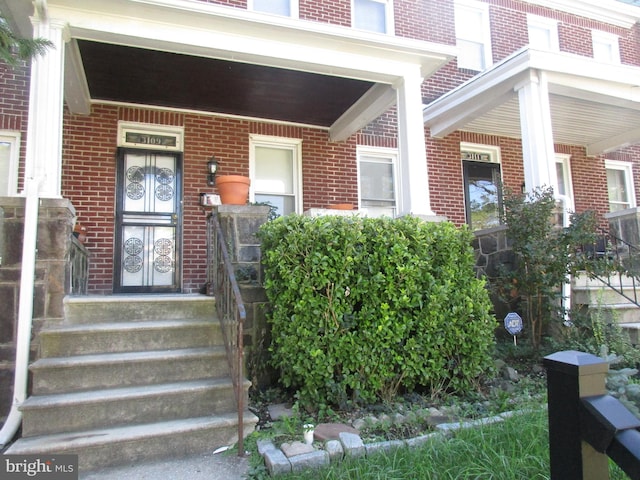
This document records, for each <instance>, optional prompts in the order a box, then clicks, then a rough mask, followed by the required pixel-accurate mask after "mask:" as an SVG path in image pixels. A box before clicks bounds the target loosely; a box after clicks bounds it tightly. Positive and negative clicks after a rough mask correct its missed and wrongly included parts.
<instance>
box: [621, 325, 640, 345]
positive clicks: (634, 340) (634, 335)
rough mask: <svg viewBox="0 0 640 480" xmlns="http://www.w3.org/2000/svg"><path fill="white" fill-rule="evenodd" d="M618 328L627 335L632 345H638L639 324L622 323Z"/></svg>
mask: <svg viewBox="0 0 640 480" xmlns="http://www.w3.org/2000/svg"><path fill="white" fill-rule="evenodd" d="M620 327H622V328H623V329H624V330H625V331H626V332H627V333H628V334H629V340H630V341H631V344H632V345H640V322H633V323H624V324H621V325H620Z"/></svg>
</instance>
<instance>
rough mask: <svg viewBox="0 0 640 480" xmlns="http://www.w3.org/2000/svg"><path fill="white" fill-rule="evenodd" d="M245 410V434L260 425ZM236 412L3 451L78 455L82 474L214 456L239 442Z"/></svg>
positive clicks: (54, 438)
mask: <svg viewBox="0 0 640 480" xmlns="http://www.w3.org/2000/svg"><path fill="white" fill-rule="evenodd" d="M257 420H258V419H257V418H256V417H255V415H253V414H252V413H251V412H249V411H246V412H244V425H243V431H244V435H245V436H246V435H248V434H249V433H251V432H252V431H253V429H254V427H255V424H256V423H257ZM237 433H238V422H237V414H236V413H228V414H220V415H216V416H207V417H194V418H188V419H180V420H172V421H167V422H156V423H149V424H142V425H132V426H124V427H115V428H103V429H95V430H86V431H80V432H70V433H64V434H56V435H43V436H38V437H31V438H22V439H20V440H18V441H17V442H16V443H14V444H13V445H12V446H11V447H9V449H8V450H7V451H6V452H4V453H6V454H15V455H36V454H37V455H48V454H78V455H79V456H78V462H79V468H80V470H82V471H87V470H92V469H96V468H102V467H108V466H112V465H122V464H127V463H138V462H141V461H146V460H152V459H156V458H167V457H179V456H186V455H194V454H197V453H204V452H212V451H213V450H215V449H216V448H218V447H221V446H224V445H231V444H233V443H235V442H236V441H237V438H238V435H237Z"/></svg>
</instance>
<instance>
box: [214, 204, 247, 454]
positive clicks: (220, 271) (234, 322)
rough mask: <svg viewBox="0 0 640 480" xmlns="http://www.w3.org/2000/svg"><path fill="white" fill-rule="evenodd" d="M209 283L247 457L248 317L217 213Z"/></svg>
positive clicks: (241, 445)
mask: <svg viewBox="0 0 640 480" xmlns="http://www.w3.org/2000/svg"><path fill="white" fill-rule="evenodd" d="M208 223H209V239H210V242H211V243H210V248H209V252H208V255H209V258H208V261H209V281H210V286H211V288H212V291H213V294H214V295H215V299H216V311H217V313H218V319H219V320H220V326H221V329H222V336H223V338H224V346H225V349H226V351H227V361H228V363H229V369H230V372H231V381H232V382H233V391H234V394H235V397H236V404H237V408H238V456H243V455H244V425H243V424H244V394H243V390H244V389H243V382H244V364H243V357H244V352H243V350H244V340H243V337H244V323H245V320H246V318H247V314H246V310H245V308H244V303H243V301H242V296H241V294H240V288H239V287H238V282H237V281H236V276H235V273H234V270H233V265H232V264H231V259H230V258H229V251H228V249H227V245H226V243H225V238H224V234H223V232H222V227H221V226H220V221H219V219H218V216H217V215H216V214H215V213H212V214H211V215H210V217H209V222H208Z"/></svg>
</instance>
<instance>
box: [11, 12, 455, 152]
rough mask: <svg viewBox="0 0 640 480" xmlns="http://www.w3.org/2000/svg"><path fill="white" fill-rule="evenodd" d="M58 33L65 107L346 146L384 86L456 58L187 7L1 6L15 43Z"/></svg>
mask: <svg viewBox="0 0 640 480" xmlns="http://www.w3.org/2000/svg"><path fill="white" fill-rule="evenodd" d="M33 3H35V5H36V9H37V10H38V9H39V11H38V12H37V14H38V15H37V16H38V17H40V18H42V17H46V18H49V19H51V21H56V22H64V24H65V25H66V26H67V28H68V33H69V37H70V42H69V43H68V45H67V52H66V61H65V62H66V65H65V100H66V103H67V105H68V107H69V108H70V109H71V111H73V112H76V113H88V111H89V108H90V104H91V103H92V102H103V101H108V102H121V103H133V104H143V105H152V106H158V107H171V108H178V109H186V110H196V111H206V112H215V113H224V114H231V115H239V116H243V117H255V118H265V119H270V120H279V121H285V122H292V123H297V124H305V125H313V126H318V127H323V128H327V129H329V132H330V135H331V137H332V138H333V139H334V140H343V139H346V138H347V137H348V136H349V135H351V134H352V133H354V132H356V131H357V130H359V129H360V128H362V127H363V126H365V125H366V124H368V123H369V122H370V121H371V120H373V119H375V118H377V117H378V116H379V115H380V114H382V113H383V112H384V111H386V110H387V109H388V108H389V107H390V106H391V105H393V104H394V103H395V102H396V93H395V90H394V88H393V85H394V84H397V82H399V81H401V80H402V78H403V76H405V75H414V74H415V73H416V72H417V73H418V74H420V75H422V76H423V77H428V76H430V75H431V74H432V73H434V72H435V71H436V70H437V69H438V68H439V67H440V66H441V65H443V64H444V63H446V62H448V61H449V60H450V59H451V58H453V56H454V54H455V47H453V46H449V45H441V44H434V43H429V42H423V41H417V40H412V39H406V38H401V37H396V36H389V35H381V34H375V33H369V32H361V31H357V30H355V29H352V28H348V27H342V26H336V25H328V24H323V23H318V22H309V21H304V20H298V19H291V18H284V17H279V16H274V15H266V14H261V13H257V12H251V11H246V10H241V9H237V8H231V7H225V6H220V5H214V4H211V3H207V2H202V1H196V0H109V1H108V2H105V1H104V0H39V1H37V2H32V0H0V10H2V12H3V13H4V14H5V15H6V16H7V17H8V19H9V21H10V23H11V24H12V26H14V27H16V28H17V29H18V31H19V32H20V33H21V34H22V35H29V36H30V35H31V34H32V33H31V32H32V26H31V23H30V22H29V16H30V15H32V14H33Z"/></svg>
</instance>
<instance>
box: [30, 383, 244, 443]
mask: <svg viewBox="0 0 640 480" xmlns="http://www.w3.org/2000/svg"><path fill="white" fill-rule="evenodd" d="M248 387H249V383H248V382H247V384H246V385H245V401H246V397H247V395H246V391H247V389H248ZM20 410H21V411H22V412H23V414H24V421H23V423H22V435H23V436H24V437H32V436H36V435H48V434H54V433H60V432H65V431H76V430H77V431H81V430H91V429H95V428H100V427H104V426H105V425H110V426H115V425H131V424H140V423H150V422H159V421H165V420H176V419H181V418H189V417H202V416H206V415H211V414H214V413H228V412H234V411H235V410H236V401H235V396H234V393H233V384H232V382H231V379H207V380H197V381H191V382H179V383H166V384H161V385H147V386H144V387H140V386H135V387H128V388H114V389H109V390H93V391H89V392H77V393H63V394H56V395H42V396H33V397H30V398H28V399H27V400H26V401H25V402H24V403H23V405H22V407H21V408H20Z"/></svg>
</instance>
